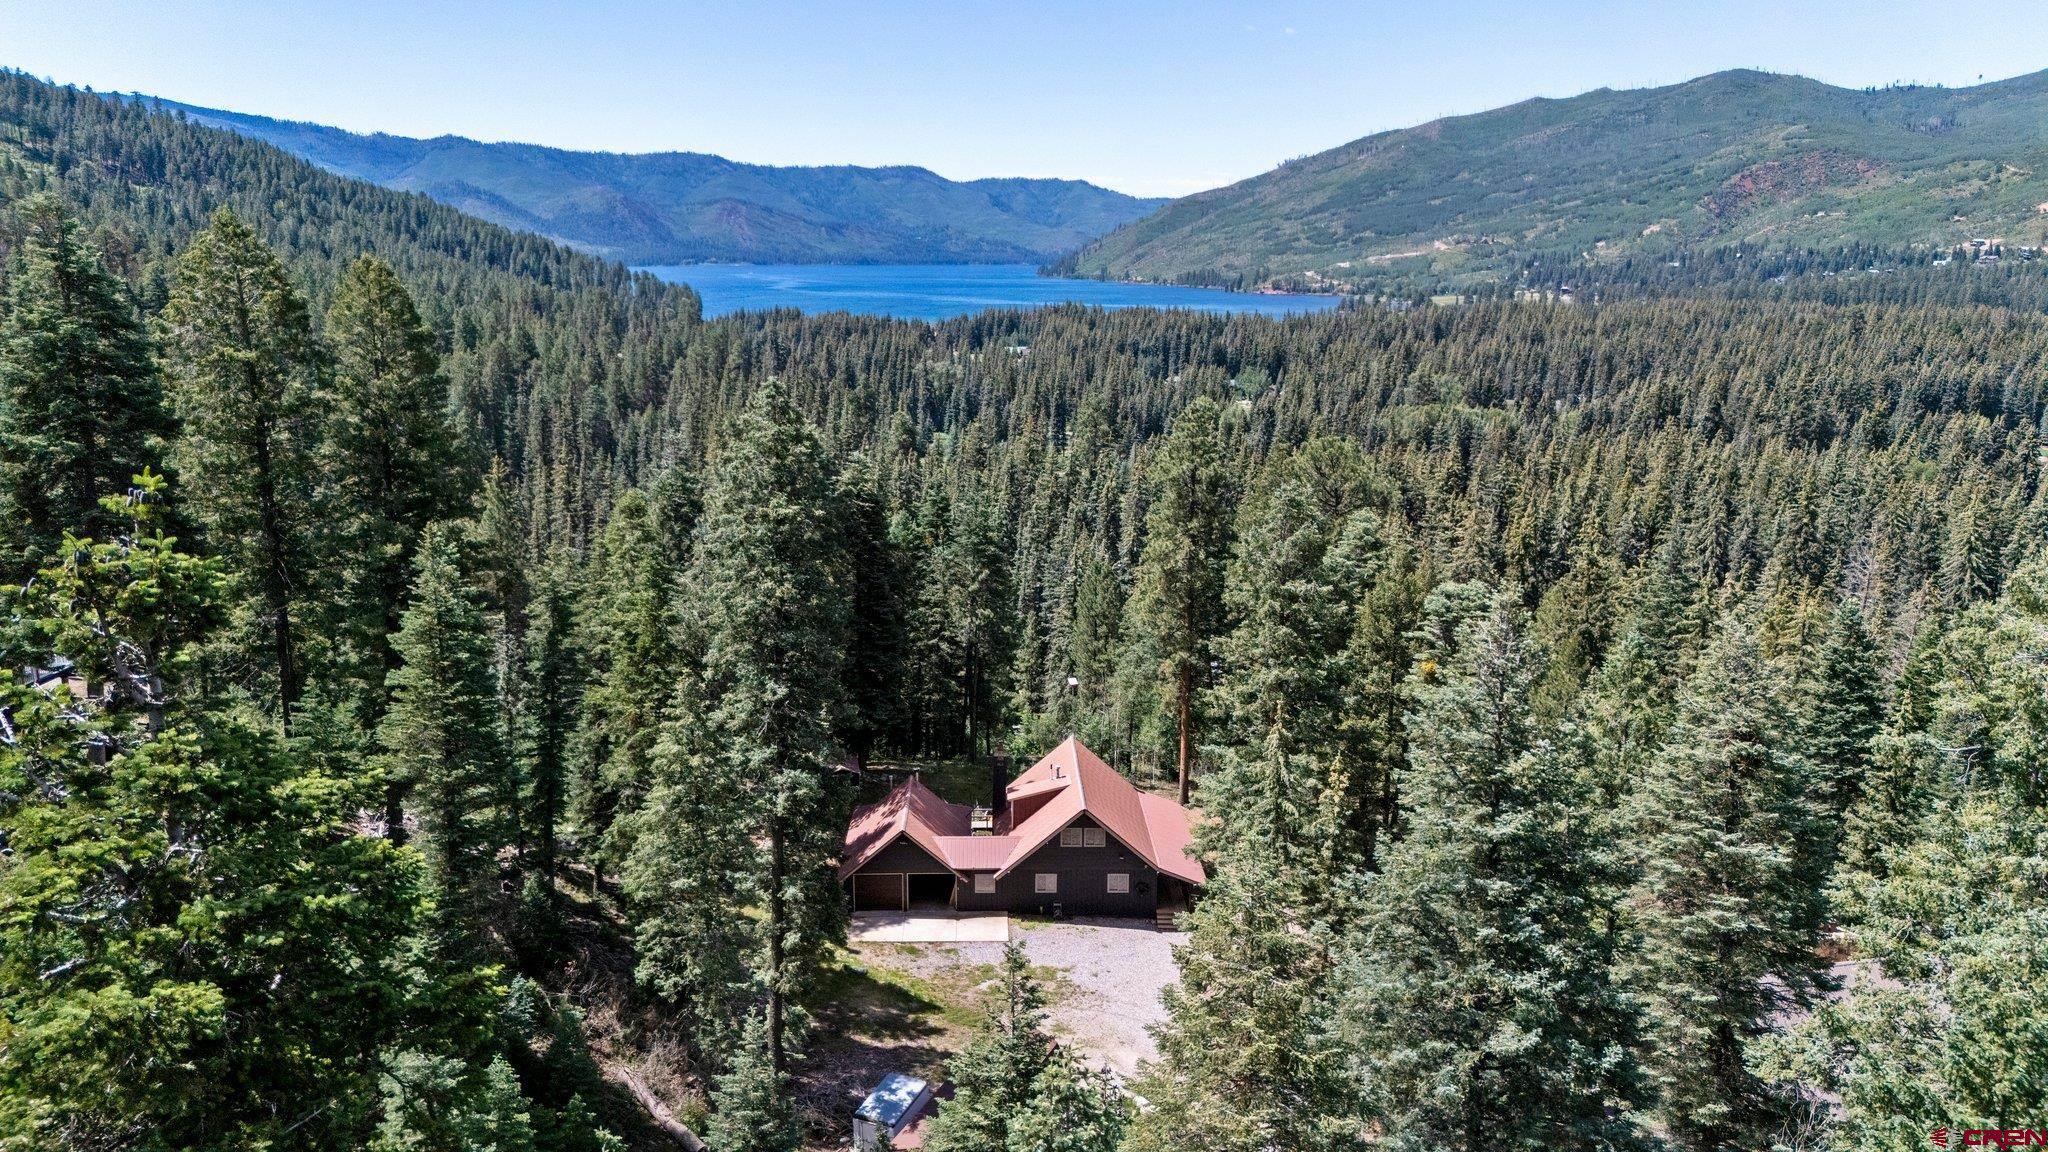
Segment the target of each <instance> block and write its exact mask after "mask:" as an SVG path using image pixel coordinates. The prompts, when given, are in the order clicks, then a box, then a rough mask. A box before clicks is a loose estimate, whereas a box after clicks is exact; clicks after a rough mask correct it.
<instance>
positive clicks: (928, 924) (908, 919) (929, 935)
mask: <svg viewBox="0 0 2048 1152" xmlns="http://www.w3.org/2000/svg"><path fill="white" fill-rule="evenodd" d="M846 935H847V938H848V939H850V940H856V941H859V942H861V943H865V944H1004V943H1008V942H1009V939H1010V916H1009V913H1007V912H944V911H930V912H928V911H923V910H914V911H910V912H855V913H854V914H853V922H852V923H851V924H849V925H848V926H847V929H846Z"/></svg>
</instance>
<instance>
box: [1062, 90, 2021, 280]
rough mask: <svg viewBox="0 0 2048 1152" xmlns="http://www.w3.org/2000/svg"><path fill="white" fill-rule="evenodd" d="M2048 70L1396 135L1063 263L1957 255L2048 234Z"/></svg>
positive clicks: (1595, 96) (1475, 273) (1574, 110)
mask: <svg viewBox="0 0 2048 1152" xmlns="http://www.w3.org/2000/svg"><path fill="white" fill-rule="evenodd" d="M2044 122H2048V73H2036V74H2034V75H2030V76H2020V77H2016V78H2014V79H2010V80H2002V81H1998V82H1996V83H1990V84H1982V85H1979V86H1977V87H1973V88H1961V89H1947V88H1927V87H1906V88H1887V89H1882V90H1864V91H1855V90H1850V89H1845V88H1835V87H1831V86H1829V85H1826V84H1822V83H1820V82H1818V81H1814V80H1808V79H1804V78H1802V77H1798V76H1781V75H1772V74H1768V73H1762V72H1753V71H1731V72H1719V73H1715V74H1713V75H1711V76H1704V77H1701V78H1700V79H1697V80H1693V81H1690V82H1687V83H1684V84H1677V85H1672V86H1670V87H1665V88H1649V89H1637V90H1628V91H1612V90H1609V89H1604V88H1603V89H1600V90H1598V91H1594V92H1588V93H1585V94H1584V95H1580V96H1573V97H1570V98H1569V99H1562V100H1551V99H1535V100H1526V101H1523V102H1522V103H1519V104H1513V105H1510V106H1508V107H1505V108H1499V109H1495V110H1493V111H1490V112H1482V113H1479V114H1477V115H1471V116H1454V117H1449V118H1447V119H1443V120H1435V121H1431V122H1430V123H1427V124H1423V125H1419V126H1417V127H1414V128H1406V129H1401V130H1398V131H1393V132H1382V133H1379V134H1376V135H1373V136H1368V137H1365V138H1364V139H1361V140H1356V141H1353V142H1352V143H1349V144H1346V145H1343V146H1342V147H1338V148H1332V149H1330V150H1329V151H1327V152H1320V153H1317V154H1315V155H1313V156H1308V157H1304V158H1301V159H1298V160H1291V161H1288V162H1287V163H1285V164H1282V165H1281V166H1280V167H1278V168H1276V169H1274V170H1273V171H1271V172H1268V173H1265V174H1263V175H1260V176H1255V177H1253V178H1251V179H1249V180H1244V181H1241V182H1239V183H1237V184H1233V185H1231V186H1229V187H1227V188H1219V189H1216V190H1214V191H1210V192H1203V193H1200V194H1197V195H1194V196H1189V197H1186V198H1183V199H1181V200H1177V201H1175V202H1173V203H1171V204H1169V205H1167V206H1166V207H1165V208H1162V209H1160V210H1159V211H1158V212H1156V213H1154V214H1152V215H1151V216H1148V217H1146V218H1145V219H1143V220H1140V221H1138V222H1137V223H1134V224H1131V225H1128V226H1126V227H1124V228H1121V229H1119V230H1117V231H1116V232H1114V233H1112V234H1111V235H1109V236H1106V237H1104V238H1103V239H1102V240H1100V241H1098V242H1097V243H1095V244H1093V245H1091V246H1090V247H1089V248H1087V249H1086V250H1084V251H1083V252H1081V253H1079V254H1078V255H1077V256H1076V257H1075V258H1073V259H1072V260H1071V261H1069V262H1067V263H1066V264H1063V265H1062V267H1064V268H1068V269H1070V270H1073V271H1077V272H1079V273H1081V274H1083V275H1093V276H1107V277H1111V278H1117V279H1146V280H1168V281H1184V282H1190V283H1220V284H1257V283H1261V282H1265V281H1269V280H1272V279H1275V278H1280V279H1283V280H1285V281H1287V282H1290V283H1301V282H1302V281H1304V280H1305V279H1306V278H1307V277H1308V274H1309V273H1314V274H1316V276H1317V277H1318V278H1319V280H1320V282H1321V284H1322V286H1325V287H1329V286H1334V285H1340V284H1355V285H1360V286H1366V285H1372V284H1384V283H1388V282H1401V281H1404V280H1405V281H1422V282H1433V283H1446V284H1447V283H1458V282H1461V281H1484V280H1487V279H1490V278H1498V275H1499V273H1500V272H1501V271H1502V270H1503V268H1504V267H1505V266H1507V265H1509V264H1511V263H1512V262H1513V261H1515V260H1517V259H1518V258H1524V257H1527V256H1529V255H1530V254H1556V255H1558V256H1562V257H1567V258H1569V257H1573V256H1577V255H1579V254H1582V253H1587V254H1597V255H1599V256H1601V257H1619V256H1623V255H1627V254H1631V253H1645V254H1650V255H1662V254H1667V253H1673V252H1676V251H1679V250H1682V249H1685V248H1688V247H1690V248H1699V247H1702V246H1707V247H1722V246H1734V245H1744V246H1758V245H1761V246H1767V247H1775V248H1802V247H1803V248H1817V249H1825V248H1833V247H1835V246H1838V245H1841V244H1847V243H1861V244H1866V245H1874V246H1880V247H1891V248H1900V247H1904V246H1907V245H1938V246H1942V247H1947V246H1950V245H1954V244H1960V243H1964V242H1966V241H1968V240H1970V239H1973V238H1976V239H1996V238H2003V239H2004V241H2005V242H2006V243H2007V244H2008V245H2021V244H2030V245H2038V244H2040V243H2041V238H2042V235H2043V233H2044V230H2048V210H2044V206H2048V136H2044V135H2043V133H2042V131H2041V125H2042V124H2043V123H2044Z"/></svg>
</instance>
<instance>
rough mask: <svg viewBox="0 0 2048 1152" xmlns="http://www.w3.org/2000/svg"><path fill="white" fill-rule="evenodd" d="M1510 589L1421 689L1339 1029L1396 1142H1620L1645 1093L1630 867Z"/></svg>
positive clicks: (1354, 944)
mask: <svg viewBox="0 0 2048 1152" xmlns="http://www.w3.org/2000/svg"><path fill="white" fill-rule="evenodd" d="M1523 627H1524V626H1523V623H1522V619H1521V616H1520V613H1519V611H1518V610H1517V609H1516V607H1515V605H1514V601H1513V598H1512V596H1511V595H1510V594H1507V593H1503V594H1501V595H1500V596H1498V597H1496V599H1495V601H1494V604H1493V606H1492V609H1491V610H1490V611H1489V612H1488V613H1487V614H1486V615H1485V616H1483V617H1481V618H1479V619H1477V620H1473V621H1471V622H1469V623H1467V624H1465V625H1464V626H1463V629H1462V632H1461V635H1460V636H1459V638H1458V644H1457V655H1456V657H1455V658H1454V660H1453V661H1452V662H1451V663H1450V664H1449V665H1448V666H1445V667H1443V668H1441V669H1439V670H1438V671H1437V673H1436V674H1435V675H1434V676H1433V677H1430V678H1428V679H1425V680H1421V681H1419V682H1418V683H1417V684H1416V685H1415V686H1414V693H1415V706H1414V712H1413V714H1412V715H1411V716H1410V717H1409V719H1408V728H1409V730H1410V731H1412V732H1413V733H1415V737H1414V742H1413V745H1412V747H1411V750H1410V755H1411V759H1412V763H1413V765H1414V768H1413V773H1412V777H1411V779H1410V781H1409V782H1408V784H1407V785H1406V787H1405V788H1404V801H1405V803H1406V804H1407V805H1408V808H1409V811H1410V817H1409V827H1408V831H1407V834H1406V835H1405V836H1404V837H1403V838H1402V839H1400V840H1399V841H1397V842H1395V843H1394V844H1393V846H1392V847H1391V848H1390V849H1389V850H1387V852H1386V853H1385V858H1384V861H1383V866H1382V870H1381V872H1380V874H1379V875H1378V876H1377V877H1376V878H1374V879H1373V881H1372V882H1370V884H1369V885H1368V886H1367V888H1366V891H1365V896H1364V902H1363V907H1362V909H1361V911H1360V925H1359V928H1358V930H1357V932H1356V933H1355V934H1354V935H1353V937H1352V938H1351V939H1350V940H1349V941H1348V942H1347V943H1348V946H1347V948H1346V959H1345V963H1344V966H1343V968H1342V970H1341V972H1340V974H1339V976H1338V979H1337V985H1338V988H1339V992H1338V997H1339V1009H1338V1011H1337V1013H1336V1020H1337V1021H1338V1023H1337V1025H1336V1034H1337V1036H1338V1037H1339V1038H1340V1039H1341V1040H1342V1041H1343V1043H1344V1046H1345V1049H1346V1051H1347V1052H1349V1053H1350V1054H1351V1058H1352V1061H1353V1066H1354V1070H1355V1075H1356V1076H1357V1078H1358V1081H1359V1084H1358V1090H1359V1092H1360V1094H1361V1097H1362V1098H1364V1099H1366V1100H1369V1101H1370V1102H1371V1107H1372V1111H1373V1112H1374V1113H1375V1114H1376V1115H1378V1116H1379V1117H1380V1118H1381V1124H1382V1127H1383V1131H1384V1138H1385V1141H1386V1142H1387V1143H1388V1145H1389V1146H1391V1147H1396V1148H1451V1149H1467V1150H1471V1149H1481V1148H1491V1147H1498V1146H1502V1145H1507V1146H1513V1147H1522V1148H1528V1149H1532V1150H1534V1149H1543V1148H1562V1147H1574V1148H1577V1147H1599V1148H1609V1147H1617V1146H1623V1145H1627V1144H1629V1143H1630V1142H1631V1141H1632V1140H1633V1138H1634V1134H1633V1132H1632V1129H1631V1128H1630V1126H1629V1124H1628V1123H1627V1121H1625V1120H1622V1119H1618V1118H1617V1117H1618V1116H1619V1114H1620V1112H1621V1111H1622V1110H1623V1109H1625V1107H1626V1106H1627V1104H1628V1103H1629V1101H1630V1098H1631V1096H1632V1093H1633V1091H1634V1088H1635V1080H1636V1075H1635V1060H1634V1051H1633V1050H1634V1048H1635V1046H1636V1035H1637V1034H1636V1027H1635V1020H1634V1017H1633V1014H1632V1012H1631V1011H1630V1009H1629V1007H1628V1006H1627V1003H1626V999H1625V997H1624V995H1623V993H1622V991H1621V990H1620V988H1619V987H1618V986H1617V982H1616V981H1615V979H1614V960H1615V948H1616V939H1615V937H1616V930H1615V927H1614V925H1615V921H1616V916H1615V910H1614V904H1615V901H1616V898H1617V887H1616V879H1617V869H1616V867H1615V865H1616V861H1615V860H1614V858H1613V854H1612V852H1611V849H1610V848H1609V847H1608V846H1607V845H1605V844H1603V843H1602V842H1601V840H1600V838H1599V836H1598V828H1597V826H1596V824H1595V822H1594V821H1593V819H1592V818H1591V815H1592V809H1591V805H1590V803H1589V796H1588V794H1587V791H1586V788H1585V785H1584V784H1583V783H1582V782H1581V780H1580V778H1579V777H1578V775H1577V774H1576V773H1575V772H1574V770H1573V766H1572V765H1571V764H1570V763H1569V761H1568V759H1567V757H1566V756H1565V755H1564V754H1563V751H1562V750H1561V749H1560V747H1559V746H1558V745H1557V744H1556V743H1554V742H1552V741H1551V740H1549V739H1546V738H1545V735H1544V734H1543V733H1542V732H1540V731H1539V730H1537V729H1536V728H1535V727H1534V726H1533V725H1532V722H1531V717H1532V713H1533V711H1534V709H1533V707H1532V703H1531V701H1532V698H1533V696H1534V693H1535V691H1536V685H1537V684H1538V683H1540V682H1541V680H1542V676H1543V663H1544V661H1543V657H1542V654H1541V653H1540V652H1539V651H1536V650H1533V649H1532V648H1531V646H1530V645H1529V643H1528V642H1527V641H1526V640H1525V639H1524V638H1523V635H1522V632H1523Z"/></svg>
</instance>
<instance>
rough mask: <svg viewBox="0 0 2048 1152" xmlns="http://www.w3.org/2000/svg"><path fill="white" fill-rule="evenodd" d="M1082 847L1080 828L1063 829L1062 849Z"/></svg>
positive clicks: (1061, 830)
mask: <svg viewBox="0 0 2048 1152" xmlns="http://www.w3.org/2000/svg"><path fill="white" fill-rule="evenodd" d="M1080 846H1081V829H1079V828H1062V829H1060V847H1062V848H1079V847H1080Z"/></svg>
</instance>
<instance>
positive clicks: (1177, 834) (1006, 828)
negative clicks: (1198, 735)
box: [839, 737, 1208, 917]
mask: <svg viewBox="0 0 2048 1152" xmlns="http://www.w3.org/2000/svg"><path fill="white" fill-rule="evenodd" d="M977 815H978V814H977V812H976V811H975V810H974V809H971V808H969V807H967V806H966V805H964V804H953V803H949V802H947V801H946V800H943V799H941V798H940V797H939V796H938V794H937V793H935V792H933V791H932V790H931V789H929V788H927V787H925V786H924V782H923V781H921V780H918V779H916V778H915V777H913V778H911V779H909V780H905V781H904V782H903V783H902V784H900V785H898V786H897V787H896V788H895V790H893V791H891V792H890V793H889V794H888V795H887V796H885V797H883V798H882V799H881V800H879V801H877V802H875V803H873V804H869V805H867V806H865V807H863V808H861V809H859V810H857V811H855V812H854V814H853V819H852V821H851V822H850V823H849V824H848V825H847V829H846V841H845V844H844V846H843V847H842V848H841V850H840V856H839V859H840V865H839V882H840V883H841V884H842V885H843V886H845V888H846V892H847V896H848V898H849V899H850V900H851V901H852V902H853V907H854V909H855V910H856V911H864V910H875V909H888V910H896V911H907V910H909V909H910V908H912V907H916V906H919V905H923V906H932V907H947V908H952V909H954V910H956V911H961V912H1037V913H1040V914H1044V915H1073V914H1084V915H1095V916H1144V917H1157V916H1158V915H1159V914H1160V911H1161V910H1162V909H1176V908H1184V907H1186V906H1187V904H1188V902H1189V900H1190V898H1191V897H1192V896H1193V894H1194V892H1195V891H1196V889H1198V888H1200V887H1201V885H1202V884H1203V883H1205V882H1206V881H1207V879H1208V877H1207V876H1206V874H1204V872H1203V871H1202V865H1201V863H1200V862H1199V861H1197V860H1195V859H1194V857H1192V856H1191V855H1189V853H1188V843H1189V839H1190V835H1191V831H1192V817H1191V816H1190V814H1189V813H1188V810H1187V809H1185V808H1183V807H1181V806H1180V805H1178V804H1176V803H1174V802H1173V801H1171V800H1168V799H1166V798H1165V797H1163V796H1153V795H1150V794H1149V793H1145V792H1140V791H1138V789H1137V788H1135V787H1133V786H1132V785H1131V782H1130V781H1128V780H1126V779H1124V778H1123V777H1122V776H1121V775H1119V774H1118V773H1117V772H1116V770H1115V769H1113V768H1111V767H1110V766H1109V765H1107V764H1105V763H1103V762H1102V758H1101V757H1100V756H1097V755H1096V754H1095V753H1093V752H1091V751H1089V750H1088V747H1087V746H1086V745H1084V744H1082V743H1081V742H1080V741H1079V740H1076V739H1074V738H1073V737H1068V738H1067V740H1066V741H1065V742H1064V743H1062V744H1061V745H1060V746H1059V747H1057V748H1055V749H1053V750H1052V751H1051V752H1049V753H1047V754H1046V756H1045V758H1044V759H1042V760H1040V761H1039V762H1038V763H1036V764H1033V765H1032V766H1031V767H1030V768H1029V769H1028V770H1026V771H1025V772H1024V774H1023V775H1021V776H1019V777H1017V778H1016V779H1015V780H1013V781H1011V782H1010V783H1009V784H1008V785H1007V786H1006V787H1004V788H1003V790H1002V798H1001V803H1000V804H999V806H998V807H997V809H996V810H995V811H994V812H992V813H988V814H987V815H986V817H985V818H983V819H980V820H977Z"/></svg>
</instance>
